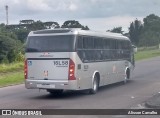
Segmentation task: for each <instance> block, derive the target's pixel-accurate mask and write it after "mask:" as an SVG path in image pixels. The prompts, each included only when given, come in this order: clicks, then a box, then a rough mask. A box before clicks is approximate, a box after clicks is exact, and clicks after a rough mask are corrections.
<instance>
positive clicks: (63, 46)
mask: <svg viewBox="0 0 160 118" xmlns="http://www.w3.org/2000/svg"><path fill="white" fill-rule="evenodd" d="M74 37H75V36H73V35H59V36H31V37H28V41H27V47H26V52H68V51H74Z"/></svg>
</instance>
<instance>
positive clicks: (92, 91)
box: [89, 75, 99, 94]
mask: <svg viewBox="0 0 160 118" xmlns="http://www.w3.org/2000/svg"><path fill="white" fill-rule="evenodd" d="M98 88H99V81H98V78H97V76H96V75H95V76H94V80H93V83H92V88H91V89H90V90H89V94H96V93H97V91H98Z"/></svg>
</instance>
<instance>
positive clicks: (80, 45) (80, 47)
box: [77, 36, 83, 49]
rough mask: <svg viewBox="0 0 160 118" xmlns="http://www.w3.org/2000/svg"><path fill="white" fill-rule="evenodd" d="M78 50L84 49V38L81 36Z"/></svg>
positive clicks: (78, 41)
mask: <svg viewBox="0 0 160 118" xmlns="http://www.w3.org/2000/svg"><path fill="white" fill-rule="evenodd" d="M77 49H83V37H82V36H79V37H78V40H77Z"/></svg>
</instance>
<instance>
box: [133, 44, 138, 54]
mask: <svg viewBox="0 0 160 118" xmlns="http://www.w3.org/2000/svg"><path fill="white" fill-rule="evenodd" d="M132 49H133V52H134V53H137V51H138V49H137V47H136V46H135V45H132Z"/></svg>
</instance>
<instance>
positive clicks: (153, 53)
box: [135, 49, 160, 61]
mask: <svg viewBox="0 0 160 118" xmlns="http://www.w3.org/2000/svg"><path fill="white" fill-rule="evenodd" d="M157 56H160V49H153V50H143V51H138V52H137V53H136V54H135V60H136V61H138V60H143V59H148V58H152V57H157Z"/></svg>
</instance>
